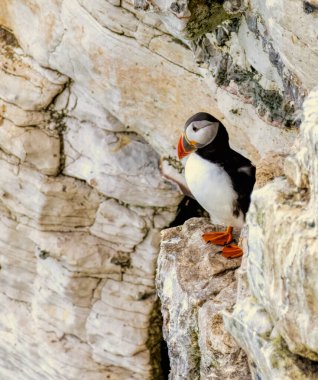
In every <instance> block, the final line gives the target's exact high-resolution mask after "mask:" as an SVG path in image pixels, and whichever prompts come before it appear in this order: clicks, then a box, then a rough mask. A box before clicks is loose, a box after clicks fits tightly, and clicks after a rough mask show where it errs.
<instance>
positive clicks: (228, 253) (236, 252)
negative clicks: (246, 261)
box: [222, 244, 243, 259]
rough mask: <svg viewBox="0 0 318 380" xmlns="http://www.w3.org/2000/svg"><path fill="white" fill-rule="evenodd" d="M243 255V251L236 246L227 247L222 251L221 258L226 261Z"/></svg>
mask: <svg viewBox="0 0 318 380" xmlns="http://www.w3.org/2000/svg"><path fill="white" fill-rule="evenodd" d="M242 255H243V250H242V249H241V248H240V247H238V246H237V245H231V244H230V245H227V246H226V247H224V248H223V249H222V256H223V257H225V258H227V259H235V258H236V257H241V256H242Z"/></svg>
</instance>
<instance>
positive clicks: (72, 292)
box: [0, 29, 181, 380]
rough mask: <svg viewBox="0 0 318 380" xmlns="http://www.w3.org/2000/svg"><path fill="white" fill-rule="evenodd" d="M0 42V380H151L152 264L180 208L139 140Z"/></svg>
mask: <svg viewBox="0 0 318 380" xmlns="http://www.w3.org/2000/svg"><path fill="white" fill-rule="evenodd" d="M1 36H2V40H1V49H0V53H1V54H0V60H1V62H2V64H3V65H2V71H1V75H2V76H3V78H2V83H3V85H1V86H0V92H1V93H0V97H1V117H2V119H1V126H0V173H1V183H0V194H1V199H0V212H1V218H0V219H1V221H0V247H1V256H0V265H1V270H0V283H1V296H0V297H1V318H0V326H1V328H0V330H1V333H0V335H1V343H0V377H1V378H3V379H4V378H5V379H30V380H31V379H32V380H34V379H52V380H53V379H54V380H56V379H58V378H63V379H72V380H73V379H75V378H79V377H82V376H83V377H84V378H85V379H92V380H93V379H94V380H96V379H105V378H108V379H143V380H144V379H150V378H151V379H152V378H154V379H155V378H160V376H161V375H160V374H161V369H160V341H161V315H160V312H159V308H158V301H157V297H156V295H155V288H154V273H155V261H156V257H157V252H158V248H159V240H160V230H161V229H162V228H163V227H164V226H167V225H169V223H170V222H171V221H172V220H173V219H174V216H175V213H176V207H177V205H178V203H179V201H180V199H181V196H180V194H179V192H178V191H177V190H176V189H174V188H173V187H172V186H171V185H170V184H168V183H167V182H165V181H164V180H163V179H162V178H161V176H160V168H159V155H158V154H157V153H156V152H155V151H154V150H153V149H152V148H151V146H150V145H149V144H147V143H146V142H145V140H144V139H143V138H142V137H141V136H139V135H137V134H136V133H134V132H131V131H128V132H127V129H126V128H125V126H124V125H123V124H122V123H121V122H120V121H119V120H118V119H116V118H115V117H113V116H112V115H111V114H110V113H108V112H107V111H106V110H105V109H103V108H102V107H101V106H100V105H98V104H97V103H96V102H94V101H93V100H92V99H89V98H88V97H87V96H86V97H85V96H84V95H82V97H81V96H80V95H78V97H77V95H75V93H76V91H77V87H76V85H75V84H71V83H70V80H69V78H68V77H66V76H64V75H62V74H59V73H57V72H56V71H52V70H50V69H47V68H46V69H44V68H43V67H40V66H39V65H38V64H37V63H36V62H35V61H34V60H33V59H31V58H30V57H27V56H26V55H25V53H24V52H23V51H22V50H21V48H20V47H19V46H18V43H17V41H16V40H15V38H14V36H13V35H12V34H11V33H10V32H8V31H6V30H4V29H1ZM79 99H80V100H79ZM86 99H88V101H87V103H86Z"/></svg>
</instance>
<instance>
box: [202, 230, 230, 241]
mask: <svg viewBox="0 0 318 380" xmlns="http://www.w3.org/2000/svg"><path fill="white" fill-rule="evenodd" d="M232 231H233V227H228V228H227V229H226V231H224V232H206V233H204V234H203V235H202V237H203V239H204V240H205V241H206V242H207V243H212V244H216V245H225V244H229V243H231V241H232V240H233V236H232Z"/></svg>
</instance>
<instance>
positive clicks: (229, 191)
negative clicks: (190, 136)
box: [185, 153, 244, 227]
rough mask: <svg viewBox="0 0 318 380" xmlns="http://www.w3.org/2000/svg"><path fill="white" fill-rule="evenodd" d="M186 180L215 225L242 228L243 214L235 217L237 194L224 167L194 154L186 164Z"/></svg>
mask: <svg viewBox="0 0 318 380" xmlns="http://www.w3.org/2000/svg"><path fill="white" fill-rule="evenodd" d="M185 178H186V181H187V184H188V186H189V189H190V190H191V192H192V194H193V196H194V197H195V199H196V200H197V201H198V202H199V203H200V205H201V206H202V207H203V208H204V209H205V210H207V211H208V213H209V214H210V216H211V220H212V222H213V223H215V224H224V225H227V226H233V227H242V225H243V224H244V219H243V214H242V213H240V215H239V217H235V216H234V215H233V204H234V202H235V200H236V199H237V194H236V193H235V191H234V190H233V186H232V181H231V179H230V177H229V175H228V174H227V173H226V171H225V170H224V169H223V168H222V167H220V166H219V165H217V164H213V163H211V162H209V161H207V160H205V159H204V158H201V157H200V156H199V155H197V154H196V153H192V154H191V155H190V156H189V158H188V160H187V162H186V166H185Z"/></svg>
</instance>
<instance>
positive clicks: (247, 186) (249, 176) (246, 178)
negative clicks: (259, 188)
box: [224, 150, 256, 215]
mask: <svg viewBox="0 0 318 380" xmlns="http://www.w3.org/2000/svg"><path fill="white" fill-rule="evenodd" d="M229 157H230V158H231V160H230V161H228V160H226V161H227V162H225V163H224V164H225V165H224V169H225V170H226V171H227V172H228V174H229V175H230V177H231V180H232V183H233V188H234V190H235V191H236V192H237V194H238V198H237V205H235V206H236V207H234V212H235V211H236V213H239V211H240V210H241V211H242V212H243V214H244V215H245V214H246V213H247V211H248V208H249V205H250V202H251V193H252V191H253V187H254V184H255V178H256V169H255V166H254V165H253V164H252V163H251V161H250V160H248V159H247V158H245V157H243V156H242V155H240V154H239V153H237V152H235V151H233V150H231V154H230V155H229Z"/></svg>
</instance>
